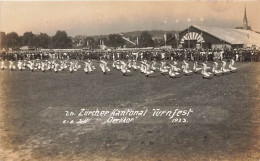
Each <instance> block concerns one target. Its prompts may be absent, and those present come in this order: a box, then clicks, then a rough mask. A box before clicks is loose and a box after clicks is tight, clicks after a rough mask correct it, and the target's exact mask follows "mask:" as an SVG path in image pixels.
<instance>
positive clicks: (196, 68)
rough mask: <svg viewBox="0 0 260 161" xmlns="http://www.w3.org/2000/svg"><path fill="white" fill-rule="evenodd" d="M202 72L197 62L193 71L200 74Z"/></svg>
mask: <svg viewBox="0 0 260 161" xmlns="http://www.w3.org/2000/svg"><path fill="white" fill-rule="evenodd" d="M201 70H202V68H199V67H198V62H197V61H194V64H193V71H194V72H195V73H196V74H198V73H200V71H201Z"/></svg>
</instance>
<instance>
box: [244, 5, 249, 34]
mask: <svg viewBox="0 0 260 161" xmlns="http://www.w3.org/2000/svg"><path fill="white" fill-rule="evenodd" d="M243 29H244V30H248V29H249V27H248V21H247V16H246V6H245V13H244V19H243Z"/></svg>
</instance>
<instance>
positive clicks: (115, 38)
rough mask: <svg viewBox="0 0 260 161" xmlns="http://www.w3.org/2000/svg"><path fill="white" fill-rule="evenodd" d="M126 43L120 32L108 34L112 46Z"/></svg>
mask: <svg viewBox="0 0 260 161" xmlns="http://www.w3.org/2000/svg"><path fill="white" fill-rule="evenodd" d="M124 44H125V41H124V39H123V38H122V36H120V35H118V34H110V35H108V45H109V46H112V47H122V46H123V45H124Z"/></svg>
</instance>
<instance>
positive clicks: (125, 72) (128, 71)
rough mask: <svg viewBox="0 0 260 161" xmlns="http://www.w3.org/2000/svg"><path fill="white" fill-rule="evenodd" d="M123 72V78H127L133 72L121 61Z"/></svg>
mask: <svg viewBox="0 0 260 161" xmlns="http://www.w3.org/2000/svg"><path fill="white" fill-rule="evenodd" d="M121 72H122V73H123V76H126V74H127V73H130V72H131V71H130V70H129V69H128V67H127V64H126V63H125V62H124V61H121Z"/></svg>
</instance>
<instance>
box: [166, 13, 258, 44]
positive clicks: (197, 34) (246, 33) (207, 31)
mask: <svg viewBox="0 0 260 161" xmlns="http://www.w3.org/2000/svg"><path fill="white" fill-rule="evenodd" d="M164 45H165V44H162V45H161V46H164ZM166 46H172V47H173V48H176V47H182V48H201V47H202V48H211V49H214V48H224V47H233V48H245V47H252V46H258V47H260V34H259V33H258V32H255V31H252V30H251V26H249V25H248V20H247V16H246V8H245V12H244V18H243V27H238V28H235V29H234V28H221V27H206V26H195V25H192V26H189V27H188V28H187V29H185V30H183V31H182V32H180V33H178V34H175V36H174V37H172V38H170V39H168V40H167V41H166Z"/></svg>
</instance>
